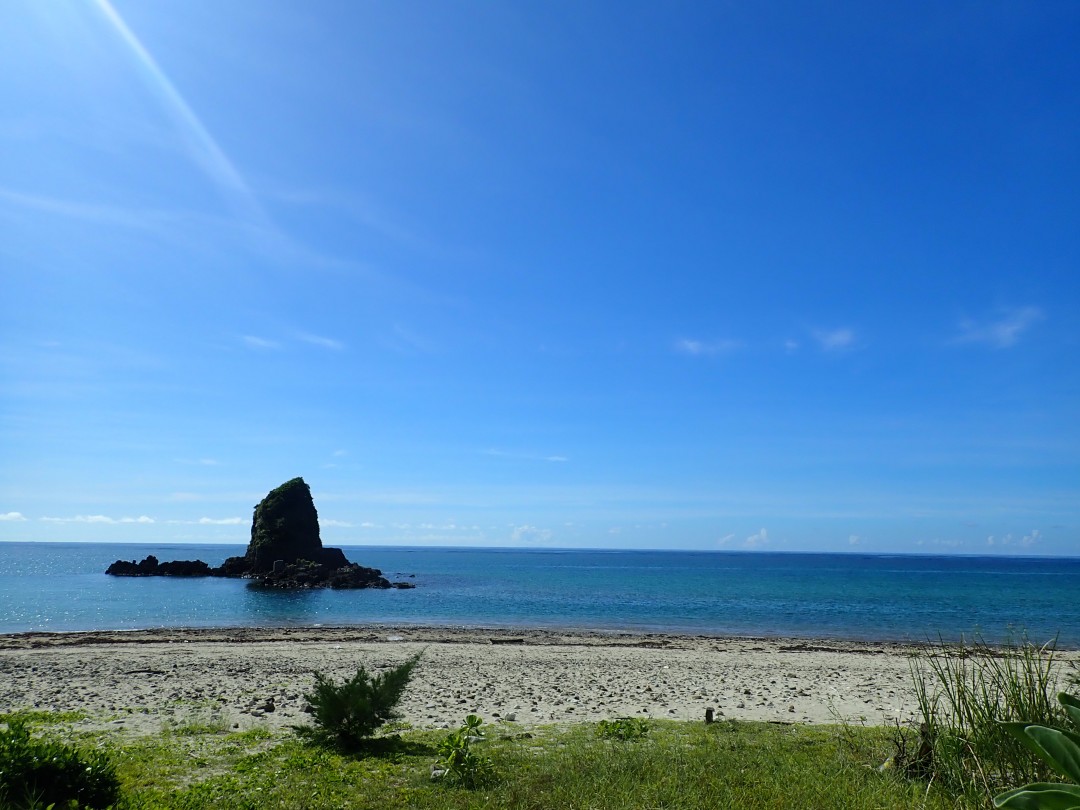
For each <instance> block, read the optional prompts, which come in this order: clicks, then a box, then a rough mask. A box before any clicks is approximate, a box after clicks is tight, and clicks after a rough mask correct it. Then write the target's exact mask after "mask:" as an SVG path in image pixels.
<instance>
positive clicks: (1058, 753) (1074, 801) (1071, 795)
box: [994, 692, 1080, 810]
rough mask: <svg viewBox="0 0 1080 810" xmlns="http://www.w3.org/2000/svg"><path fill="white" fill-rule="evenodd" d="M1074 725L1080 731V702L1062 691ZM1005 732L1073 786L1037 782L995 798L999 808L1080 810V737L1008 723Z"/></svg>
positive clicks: (1012, 809) (1032, 724)
mask: <svg viewBox="0 0 1080 810" xmlns="http://www.w3.org/2000/svg"><path fill="white" fill-rule="evenodd" d="M1058 702H1059V703H1061V705H1062V707H1063V708H1064V709H1065V712H1066V713H1067V714H1068V716H1069V719H1070V720H1072V722H1073V725H1074V726H1076V727H1077V728H1078V729H1080V700H1077V699H1076V698H1075V697H1073V696H1072V695H1069V694H1066V693H1065V692H1061V693H1060V694H1059V695H1058ZM1002 725H1003V727H1004V729H1005V730H1006V731H1007V732H1009V733H1010V734H1012V735H1013V736H1014V737H1015V738H1016V739H1017V740H1019V741H1020V742H1021V743H1022V744H1023V745H1024V746H1025V747H1027V748H1028V750H1030V751H1031V752H1032V753H1033V754H1035V756H1037V757H1039V758H1040V759H1041V760H1043V762H1045V763H1047V764H1048V765H1049V766H1050V767H1051V768H1053V769H1054V770H1056V771H1057V772H1058V773H1060V774H1062V775H1063V776H1065V777H1066V778H1068V779H1071V780H1072V784H1065V783H1060V784H1057V783H1051V782H1034V783H1032V784H1030V785H1024V786H1023V787H1020V788H1016V789H1014V790H1009V791H1006V792H1005V793H1001V794H999V795H997V796H995V797H994V806H995V807H1005V808H1008V810H1070V809H1071V808H1080V735H1078V734H1076V733H1074V732H1072V731H1067V730H1065V729H1057V728H1050V727H1048V726H1041V725H1038V724H1037V723H1004V724H1002Z"/></svg>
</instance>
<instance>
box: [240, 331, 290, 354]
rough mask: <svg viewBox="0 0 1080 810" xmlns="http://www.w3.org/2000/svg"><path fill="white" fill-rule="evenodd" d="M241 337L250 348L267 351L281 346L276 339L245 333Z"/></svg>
mask: <svg viewBox="0 0 1080 810" xmlns="http://www.w3.org/2000/svg"><path fill="white" fill-rule="evenodd" d="M240 339H241V340H242V341H243V342H244V345H245V346H247V347H248V348H249V349H257V350H259V351H266V350H273V349H280V348H281V344H280V343H278V342H277V341H276V340H268V339H266V338H261V337H257V336H255V335H243V336H242V337H241V338H240Z"/></svg>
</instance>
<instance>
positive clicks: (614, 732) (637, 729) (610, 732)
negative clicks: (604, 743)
mask: <svg viewBox="0 0 1080 810" xmlns="http://www.w3.org/2000/svg"><path fill="white" fill-rule="evenodd" d="M648 733H649V721H648V720H646V719H645V718H643V717H617V718H615V719H614V720H601V721H600V722H599V723H598V724H597V726H596V736H598V737H607V738H609V739H614V740H640V739H642V738H643V737H644V736H645V735H646V734H648Z"/></svg>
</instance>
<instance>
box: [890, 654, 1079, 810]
mask: <svg viewBox="0 0 1080 810" xmlns="http://www.w3.org/2000/svg"><path fill="white" fill-rule="evenodd" d="M1054 652H1055V648H1054V645H1053V644H1052V643H1051V644H1048V645H1045V646H1042V647H1038V646H1035V645H1034V644H1031V643H1028V642H1026V641H1022V642H1021V643H1019V644H1010V645H1007V646H1005V647H991V646H988V645H986V644H982V643H975V644H966V645H965V644H964V643H960V644H959V645H957V646H949V645H946V644H944V643H941V644H940V645H939V646H938V647H936V648H931V649H929V650H928V651H927V652H925V653H923V654H921V655H919V656H917V657H916V658H915V659H913V661H912V677H913V680H914V685H915V693H916V697H917V699H918V703H919V710H920V714H921V718H920V720H921V722H920V723H919V730H918V738H917V741H916V746H915V751H913V752H912V756H911V757H910V758H909V759H908V760H907V761H906V762H904V763H903V765H904V766H905V767H904V770H905V771H906V772H907V773H908V774H909V775H910V776H913V777H917V778H929V779H932V780H934V781H937V782H938V783H940V784H941V785H943V786H944V787H945V788H946V789H948V790H950V791H953V792H956V793H961V794H965V795H966V796H968V797H969V798H971V799H973V800H978V801H985V800H986V799H987V798H989V797H990V796H993V795H994V794H995V793H997V792H999V791H1001V790H1002V789H1004V788H1005V787H1006V786H1008V785H1010V784H1012V785H1015V784H1018V783H1019V784H1023V783H1027V782H1041V781H1044V780H1045V779H1046V778H1047V777H1048V776H1050V775H1051V774H1052V771H1051V770H1050V769H1049V768H1048V767H1047V766H1046V764H1045V763H1044V762H1043V761H1041V760H1039V759H1036V758H1035V757H1033V756H1032V755H1031V751H1030V750H1029V748H1028V747H1027V746H1026V745H1025V744H1024V743H1022V742H1021V741H1019V740H1018V739H1016V738H1015V737H1014V736H1013V735H1012V734H1011V733H1010V732H1008V731H1007V724H1008V723H1010V722H1021V723H1038V724H1042V725H1057V724H1060V723H1061V722H1062V721H1063V719H1064V713H1063V711H1062V709H1061V707H1060V706H1059V705H1058V703H1057V701H1056V700H1055V699H1054V694H1055V688H1054V687H1055V683H1056V666H1055V662H1054ZM900 764H901V763H900V762H899V761H898V762H897V765H900Z"/></svg>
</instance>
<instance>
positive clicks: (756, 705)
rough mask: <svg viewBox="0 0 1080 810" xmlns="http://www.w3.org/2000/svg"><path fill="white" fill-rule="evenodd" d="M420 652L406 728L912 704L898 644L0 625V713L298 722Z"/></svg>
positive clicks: (897, 715) (128, 725)
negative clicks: (324, 691) (343, 687)
mask: <svg viewBox="0 0 1080 810" xmlns="http://www.w3.org/2000/svg"><path fill="white" fill-rule="evenodd" d="M518 640H521V642H522V643H515V642H517V641H518ZM493 641H494V642H495V643H493ZM499 642H501V643H499ZM420 650H423V651H424V654H423V658H422V660H421V663H420V666H419V667H418V668H417V670H416V672H415V674H414V677H413V680H412V682H411V684H410V686H409V689H408V691H407V693H406V697H405V699H404V701H403V702H402V705H401V707H400V709H401V711H402V714H403V720H405V721H407V722H409V723H410V724H412V725H413V726H417V727H442V726H444V725H449V724H455V723H459V722H460V721H461V719H462V718H463V717H464V716H465V715H466V714H468V713H470V712H475V713H477V714H479V715H481V716H482V717H483V718H484V719H485V720H487V721H502V722H506V721H510V720H513V721H515V722H517V723H519V724H524V725H537V724H547V723H565V722H579V721H585V720H599V719H604V718H613V717H619V716H626V715H634V716H639V717H652V718H674V719H681V720H691V719H692V720H700V719H702V718H703V717H704V714H705V709H706V707H713V708H714V709H715V710H716V713H717V716H718V717H722V718H736V719H749V720H766V721H777V722H802V723H832V722H839V721H841V720H843V721H848V722H865V723H868V724H880V723H892V722H893V721H894V720H900V721H905V720H907V719H909V718H911V717H913V715H914V712H915V710H916V702H915V697H914V693H913V691H912V687H911V675H910V660H911V659H910V656H911V654H912V652H913V651H914V648H912V647H905V646H903V645H898V644H872V643H861V642H839V641H806V640H776V639H770V640H756V639H717V638H705V637H686V636H664V635H623V634H617V635H608V634H590V633H557V632H544V631H521V632H517V633H514V632H507V631H503V630H463V629H438V628H424V629H419V628H397V629H395V628H392V627H362V628H338V629H322V628H307V629H266V630H258V629H241V630H160V631H138V632H130V633H77V634H20V635H10V636H0V712H9V711H15V710H19V709H38V710H50V711H72V710H75V711H80V712H83V713H85V714H86V717H87V719H86V720H84V721H80V722H79V723H77V724H76V727H78V728H87V729H89V728H116V729H124V730H127V731H129V732H131V733H155V732H158V731H160V730H162V729H163V728H167V727H169V726H173V725H182V724H186V723H190V722H210V723H220V724H221V725H222V726H223V727H225V728H237V729H247V728H251V727H253V726H259V725H265V726H268V727H280V726H286V725H290V724H296V723H303V722H306V717H307V715H305V714H304V713H303V707H304V705H305V701H304V698H303V693H304V692H305V691H308V690H310V688H311V686H312V683H313V678H312V673H313V672H314V671H315V670H318V671H321V672H323V673H325V674H327V675H331V676H333V677H334V678H335V679H338V680H340V679H341V678H344V677H346V676H348V675H351V674H352V673H353V672H355V670H356V667H357V666H358V665H359V664H363V665H364V666H366V667H367V668H368V670H369V671H378V670H379V669H381V668H384V667H387V666H391V665H394V664H397V663H400V662H401V661H403V660H405V659H406V658H407V657H408V656H410V655H412V654H414V653H416V652H418V651H420ZM1058 660H1060V661H1061V662H1062V663H1066V662H1068V661H1073V662H1075V661H1077V660H1078V654H1077V653H1059V654H1058ZM271 701H272V706H271V705H269V704H270V703H271Z"/></svg>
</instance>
